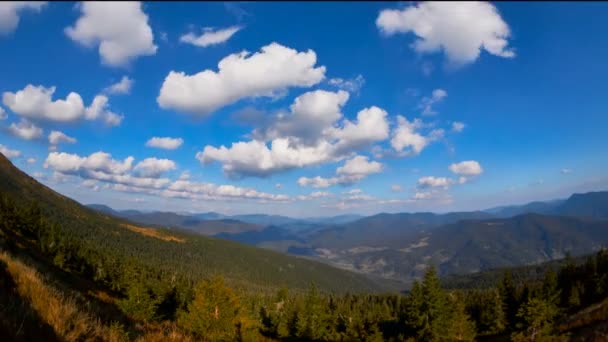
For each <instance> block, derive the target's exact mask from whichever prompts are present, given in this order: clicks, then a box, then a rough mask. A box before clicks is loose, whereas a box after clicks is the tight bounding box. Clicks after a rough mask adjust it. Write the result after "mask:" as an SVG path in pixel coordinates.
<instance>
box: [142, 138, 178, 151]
mask: <svg viewBox="0 0 608 342" xmlns="http://www.w3.org/2000/svg"><path fill="white" fill-rule="evenodd" d="M183 143H184V139H182V138H170V137H152V138H150V139H149V140H148V141H147V142H146V146H148V147H156V148H162V149H165V150H175V149H177V148H179V147H180V146H182V144H183Z"/></svg>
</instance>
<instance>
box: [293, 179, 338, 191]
mask: <svg viewBox="0 0 608 342" xmlns="http://www.w3.org/2000/svg"><path fill="white" fill-rule="evenodd" d="M336 183H338V179H337V178H336V177H333V178H323V177H321V176H316V177H312V178H308V177H300V178H298V185H300V186H311V187H313V188H317V189H318V188H329V187H330V186H332V185H335V184H336Z"/></svg>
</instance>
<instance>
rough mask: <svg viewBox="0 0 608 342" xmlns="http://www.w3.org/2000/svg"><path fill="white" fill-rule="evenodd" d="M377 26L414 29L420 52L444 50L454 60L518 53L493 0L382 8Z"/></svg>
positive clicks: (389, 31) (459, 62)
mask: <svg viewBox="0 0 608 342" xmlns="http://www.w3.org/2000/svg"><path fill="white" fill-rule="evenodd" d="M376 26H378V28H379V29H380V31H381V32H383V33H384V34H386V35H393V34H397V33H409V32H412V33H414V34H415V35H416V36H417V37H418V39H417V40H416V41H415V42H414V43H413V44H412V45H411V47H412V48H413V49H414V50H415V51H417V52H418V53H432V52H438V51H443V52H444V53H445V55H446V57H447V59H448V61H450V62H451V63H453V64H455V65H462V64H466V63H471V62H474V61H475V60H476V59H477V58H478V57H479V54H480V52H481V50H485V51H486V52H488V53H490V54H492V55H495V56H500V57H505V58H511V57H514V56H515V52H514V50H513V49H511V48H509V46H508V45H509V42H508V39H509V37H510V35H511V32H510V29H509V26H508V25H507V23H506V22H505V21H504V20H503V19H502V17H501V16H500V14H499V13H498V11H497V9H496V7H495V6H494V5H492V4H491V3H489V2H481V1H453V2H452V1H450V2H434V1H428V2H421V3H418V4H416V5H412V6H408V7H406V8H404V9H403V10H395V9H387V10H383V11H381V12H380V14H379V16H378V18H377V19H376Z"/></svg>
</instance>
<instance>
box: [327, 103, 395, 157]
mask: <svg viewBox="0 0 608 342" xmlns="http://www.w3.org/2000/svg"><path fill="white" fill-rule="evenodd" d="M387 116H388V114H387V113H386V111H385V110H384V109H382V108H378V107H376V106H372V107H369V108H364V109H362V110H361V111H359V113H357V121H356V122H351V121H349V120H344V122H343V124H342V128H334V129H333V132H332V133H333V134H332V136H333V138H335V139H338V142H337V143H336V144H335V152H334V153H335V154H336V155H342V154H347V153H351V152H353V151H356V150H359V149H361V148H363V147H365V146H369V145H370V144H372V143H374V142H377V141H383V140H386V139H388V136H389V127H388V122H387V120H386V117H387Z"/></svg>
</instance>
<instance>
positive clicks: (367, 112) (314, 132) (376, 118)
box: [197, 90, 389, 177]
mask: <svg viewBox="0 0 608 342" xmlns="http://www.w3.org/2000/svg"><path fill="white" fill-rule="evenodd" d="M347 99H348V93H346V92H345V91H338V92H335V93H333V92H327V91H322V90H317V91H312V92H308V93H304V94H303V95H300V96H298V97H297V98H296V99H295V100H294V103H293V104H292V106H291V107H290V109H291V112H290V113H287V114H285V113H281V114H280V115H278V116H277V119H276V120H275V123H273V124H271V125H270V126H269V127H264V128H261V129H257V130H254V131H253V133H252V136H253V137H254V139H253V140H250V141H239V142H235V143H232V146H231V147H229V148H228V147H225V146H220V147H214V146H209V145H208V146H205V148H204V149H203V151H202V152H199V153H197V158H198V159H199V160H200V161H201V162H202V163H205V164H207V163H212V162H216V161H217V162H220V163H222V164H223V169H224V172H225V173H226V174H227V175H228V176H231V177H241V176H257V177H265V176H268V175H270V174H273V173H276V172H281V171H285V170H289V169H293V168H298V167H305V166H312V165H318V164H322V163H325V162H330V161H339V160H342V159H344V158H346V157H348V156H349V155H350V154H352V153H353V152H356V151H358V150H360V149H362V148H365V147H368V146H370V145H371V144H372V143H374V142H377V141H382V140H385V139H387V138H388V135H389V126H388V122H387V120H386V116H387V113H386V111H384V110H383V109H381V108H378V107H374V106H373V107H369V108H365V109H363V110H361V111H359V113H358V114H357V120H356V121H350V120H347V119H344V118H343V115H342V113H341V111H340V109H341V107H342V106H343V105H344V104H345V102H346V100H347Z"/></svg>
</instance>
